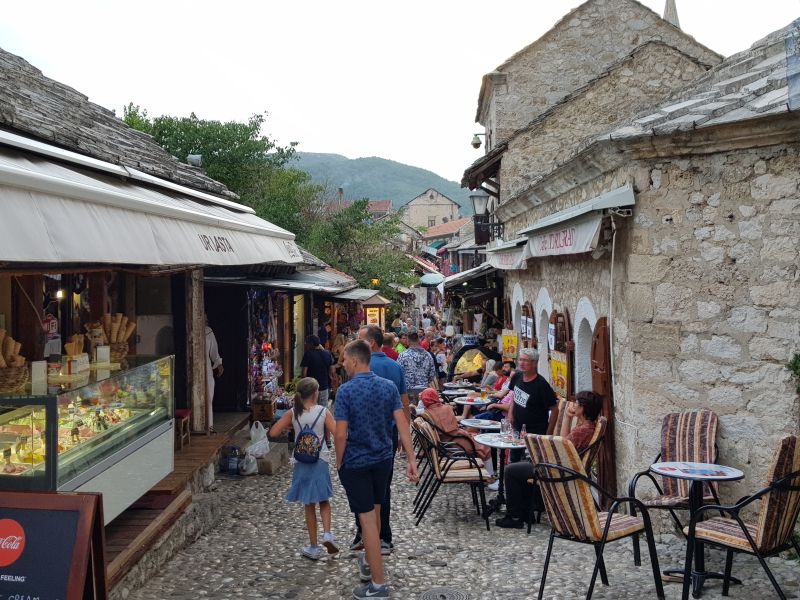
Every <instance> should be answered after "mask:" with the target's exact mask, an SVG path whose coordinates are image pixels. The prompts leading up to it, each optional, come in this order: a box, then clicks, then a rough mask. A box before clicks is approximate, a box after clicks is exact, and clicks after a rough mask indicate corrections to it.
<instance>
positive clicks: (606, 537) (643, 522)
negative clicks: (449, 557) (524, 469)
mask: <svg viewBox="0 0 800 600" xmlns="http://www.w3.org/2000/svg"><path fill="white" fill-rule="evenodd" d="M525 441H526V443H527V445H528V451H529V452H530V453H531V458H532V459H533V462H534V464H535V467H534V479H535V480H536V483H537V484H538V485H539V489H540V490H541V492H542V497H543V499H544V506H545V510H546V511H547V516H548V518H549V519H550V524H551V531H550V540H549V542H548V545H547V556H546V558H545V561H544V570H543V571H542V580H541V583H540V584H539V600H541V599H542V596H543V594H544V586H545V582H546V579H547V570H548V568H549V566H550V557H551V555H552V551H553V540H554V539H555V538H556V537H558V538H561V539H564V540H568V541H571V542H578V543H581V544H589V545H591V546H593V547H594V551H595V555H596V557H597V558H596V560H595V563H594V570H593V571H592V578H591V580H590V582H589V590H588V591H587V593H586V600H591V597H592V593H593V591H594V586H595V583H596V581H597V574H598V572H599V574H600V579H601V581H602V582H603V584H604V585H608V575H607V574H606V568H605V563H604V562H603V550H604V549H605V546H606V544H607V543H608V542H613V541H617V540H621V539H624V538H626V537H630V536H631V535H634V534H638V533H642V532H644V534H645V537H646V539H647V545H648V549H649V551H650V561H651V563H652V568H653V582H654V584H655V588H656V595H657V596H658V598H659V599H660V600H663V599H664V588H663V585H662V583H661V574H660V569H659V565H658V556H657V555H656V546H655V541H654V540H653V529H652V527H651V524H650V517H649V515H648V513H647V508H646V507H645V506H644V504H642V502H641V501H639V500H637V499H635V498H614V497H613V496H611V495H610V494H608V492H606V491H605V490H603V489H602V488H600V486H598V485H597V484H596V483H594V482H593V481H592V480H591V479H590V478H589V477H588V476H587V475H586V471H585V470H584V467H583V461H582V460H581V457H580V456H579V455H578V452H577V451H576V450H575V446H573V445H572V442H570V441H569V440H566V439H564V438H562V437H557V436H541V435H529V436H528V437H527V439H526V440H525ZM593 491H594V492H596V493H598V494H600V495H602V496H604V497H606V498H608V499H609V500H611V502H612V504H611V507H610V509H609V510H608V512H600V511H599V510H598V507H597V504H596V503H595V500H594V496H593ZM625 504H628V505H630V506H636V507H637V508H638V509H639V511H640V513H641V516H640V517H634V516H628V515H625V514H622V513H620V512H619V510H620V508H621V507H622V506H623V505H625Z"/></svg>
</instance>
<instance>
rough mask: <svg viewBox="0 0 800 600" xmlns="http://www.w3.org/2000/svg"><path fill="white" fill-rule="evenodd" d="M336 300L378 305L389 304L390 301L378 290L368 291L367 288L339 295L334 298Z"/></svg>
mask: <svg viewBox="0 0 800 600" xmlns="http://www.w3.org/2000/svg"><path fill="white" fill-rule="evenodd" d="M334 298H336V299H337V300H352V301H355V302H361V303H362V304H370V305H379V304H391V303H392V302H391V300H387V299H386V298H384V297H383V296H381V295H380V293H379V292H378V290H370V289H367V288H355V289H352V290H349V291H347V292H343V293H341V294H337V295H336V296H334Z"/></svg>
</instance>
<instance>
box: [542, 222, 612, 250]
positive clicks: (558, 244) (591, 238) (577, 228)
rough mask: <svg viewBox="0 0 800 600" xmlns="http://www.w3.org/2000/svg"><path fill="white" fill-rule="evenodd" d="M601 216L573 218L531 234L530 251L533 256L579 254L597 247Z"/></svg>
mask: <svg viewBox="0 0 800 600" xmlns="http://www.w3.org/2000/svg"><path fill="white" fill-rule="evenodd" d="M602 222H603V217H602V215H600V214H592V215H590V216H589V217H588V218H583V219H573V220H570V221H565V222H564V223H562V224H560V225H557V226H555V227H551V228H549V229H546V230H544V231H542V232H539V233H536V234H534V235H532V236H531V241H530V242H529V245H530V252H531V254H532V255H533V256H557V255H561V254H581V253H583V252H591V251H592V250H594V249H595V248H597V241H598V239H599V237H600V225H601V224H602Z"/></svg>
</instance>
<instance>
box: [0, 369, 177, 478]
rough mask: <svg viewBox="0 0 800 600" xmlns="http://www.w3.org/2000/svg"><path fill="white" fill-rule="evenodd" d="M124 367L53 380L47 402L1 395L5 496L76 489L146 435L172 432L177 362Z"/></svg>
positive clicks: (0, 475) (56, 376)
mask: <svg viewBox="0 0 800 600" xmlns="http://www.w3.org/2000/svg"><path fill="white" fill-rule="evenodd" d="M126 362H127V364H126V367H127V368H126V369H125V370H120V371H112V372H109V371H102V370H95V369H92V370H90V371H88V372H86V373H85V374H82V375H72V376H63V375H60V374H52V375H51V376H50V377H49V378H48V383H47V392H48V393H47V395H45V396H38V395H34V394H33V393H31V394H30V395H27V396H19V395H17V396H15V397H3V396H0V452H2V454H3V465H2V469H0V471H1V472H0V489H61V490H74V489H78V488H79V487H81V486H82V485H84V484H85V483H86V482H87V481H89V480H91V479H92V478H93V477H94V476H96V475H98V474H99V473H100V472H103V471H105V470H107V469H108V468H110V467H111V466H112V465H113V464H115V463H117V462H119V461H121V460H122V459H124V458H125V457H126V456H128V455H129V454H131V453H133V452H134V451H136V450H137V449H139V448H141V447H142V445H143V444H142V441H143V440H145V441H146V440H147V438H148V435H152V434H154V433H155V432H156V431H157V430H159V431H160V429H164V428H165V426H169V428H170V431H171V421H172V418H173V414H174V407H173V357H171V356H168V357H164V358H154V357H140V356H133V357H128V358H127V359H126ZM169 462H170V463H171V461H169ZM131 475H135V474H134V473H131Z"/></svg>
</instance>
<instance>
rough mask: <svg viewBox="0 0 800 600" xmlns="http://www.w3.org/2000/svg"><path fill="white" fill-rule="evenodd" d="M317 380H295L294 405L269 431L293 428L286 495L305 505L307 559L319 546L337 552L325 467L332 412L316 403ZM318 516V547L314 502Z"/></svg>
mask: <svg viewBox="0 0 800 600" xmlns="http://www.w3.org/2000/svg"><path fill="white" fill-rule="evenodd" d="M318 397H319V383H317V380H316V379H314V378H313V377H304V378H303V379H301V380H300V381H299V382H298V383H297V391H296V393H295V397H294V408H293V409H292V410H287V411H286V413H284V415H283V416H282V417H281V418H280V419H279V420H278V422H277V423H275V425H273V426H272V428H271V430H270V435H271V436H272V437H277V436H279V435H280V434H281V433H283V432H284V431H285V430H286V429H288V428H289V426H290V425H291V426H292V427H293V428H294V440H295V441H294V455H293V458H294V461H293V462H294V473H293V475H292V486H291V487H290V488H289V491H288V492H287V494H286V500H288V501H289V502H302V503H303V504H304V505H305V518H306V528H307V529H308V539H309V542H310V543H309V545H308V546H305V547H303V548H302V549H301V550H300V552H301V554H302V555H303V556H305V557H307V558H310V559H311V560H319V559H320V558H321V557H322V546H324V547H325V548H326V549H327V551H328V554H335V553H337V552H339V546H338V544H337V542H336V537H335V536H334V535H333V533H332V532H331V503H330V498H331V496H333V486H332V485H331V474H330V469H329V468H328V462H329V460H330V450H329V449H328V444H327V442H328V440H329V439H330V436H331V434H332V433H333V431H334V428H335V424H334V421H333V415H331V413H330V412H329V411H328V409H327V408H325V407H324V406H320V405H318V404H317V398H318ZM317 504H319V514H320V517H321V519H322V527H323V530H324V531H323V534H322V546H320V545H319V544H318V543H317V542H318V539H317V514H316V505H317Z"/></svg>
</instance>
